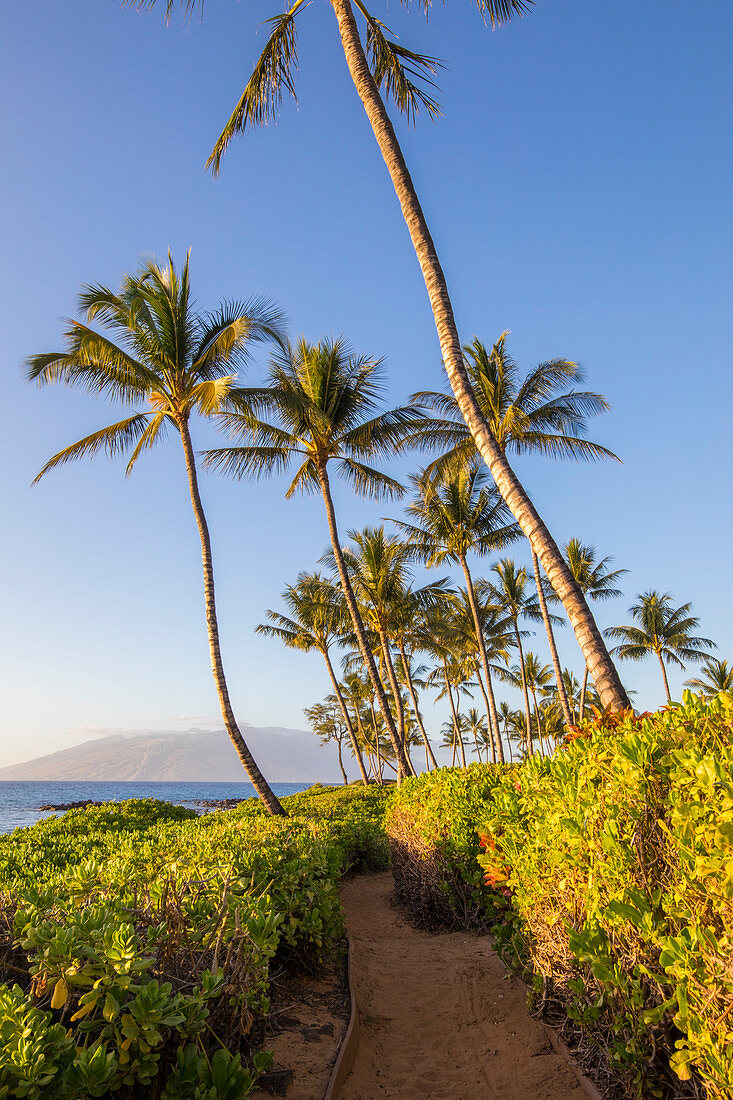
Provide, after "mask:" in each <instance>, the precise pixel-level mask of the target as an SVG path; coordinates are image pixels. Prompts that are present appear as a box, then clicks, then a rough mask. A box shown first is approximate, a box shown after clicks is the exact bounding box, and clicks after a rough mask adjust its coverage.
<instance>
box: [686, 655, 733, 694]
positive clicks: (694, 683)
mask: <svg viewBox="0 0 733 1100" xmlns="http://www.w3.org/2000/svg"><path fill="white" fill-rule="evenodd" d="M685 687H688V688H689V689H690V691H696V692H698V693H699V694H700V695H705V696H707V697H710V696H713V695H717V694H718V692H720V691H728V692H733V668H728V662H727V661H719V660H718V659H717V657H708V659H707V661H706V662H705V664H704V665H703V666H702V668H701V669H700V676H695V677H693V678H692V679H691V680H686V681H685Z"/></svg>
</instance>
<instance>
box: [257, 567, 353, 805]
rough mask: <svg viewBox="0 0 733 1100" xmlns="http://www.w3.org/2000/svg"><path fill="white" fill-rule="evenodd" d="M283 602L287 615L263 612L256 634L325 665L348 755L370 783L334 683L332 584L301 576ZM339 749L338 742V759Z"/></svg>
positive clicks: (337, 625) (337, 629)
mask: <svg viewBox="0 0 733 1100" xmlns="http://www.w3.org/2000/svg"><path fill="white" fill-rule="evenodd" d="M282 598H283V600H284V602H285V604H286V606H287V608H288V611H289V612H290V614H289V615H282V614H281V613H280V612H279V611H270V610H268V611H267V612H266V614H267V617H268V619H269V620H270V622H269V623H260V624H259V625H258V626H256V627H255V631H256V632H257V633H258V634H264V635H266V636H267V637H270V638H278V639H279V640H280V641H281V642H282V643H283V644H284V645H286V646H288V647H289V648H290V649H297V650H300V652H301V653H311V652H312V651H313V650H316V651H317V652H318V653H320V654H321V656H322V657H323V660H324V661H325V662H326V668H327V669H328V675H329V678H330V680H331V685H332V687H333V695H334V698H335V700H336V702H337V703H338V705H339V708H340V710H341V716H342V718H343V721H344V726H345V729H346V732H347V734H348V736H349V741H350V742H351V751H352V753H353V754H354V758H355V760H356V762H357V764H358V765H359V771H360V772H361V778H362V781H363V782H364V783H365V784H366V783H368V782H369V780H368V778H367V773H366V769H365V768H364V761H363V759H362V755H361V750H360V748H359V740H358V737H357V732H356V730H355V729H354V725H353V722H352V721H351V715H350V714H349V711H348V708H347V706H346V701H345V699H344V697H343V694H342V692H341V686H340V684H339V682H338V680H337V679H336V673H335V672H334V670H333V665H332V663H331V648H332V646H333V645H334V642H336V640H337V639H338V637H339V635H340V633H341V618H342V615H341V607H340V605H339V601H338V597H337V594H336V592H335V590H334V588H333V586H332V585H331V584H329V582H328V581H327V580H326V578H325V577H322V576H321V575H320V573H301V574H300V575H299V577H298V579H297V581H296V583H295V584H289V585H288V586H287V587H286V589H285V591H284V592H283V594H282ZM340 752H341V745H340V742H339V759H340Z"/></svg>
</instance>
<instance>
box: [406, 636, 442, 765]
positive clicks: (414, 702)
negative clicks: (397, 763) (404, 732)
mask: <svg viewBox="0 0 733 1100" xmlns="http://www.w3.org/2000/svg"><path fill="white" fill-rule="evenodd" d="M399 650H400V658H401V660H402V670H403V672H404V674H405V680H406V682H407V690H408V691H409V693H410V698H411V699H412V706H413V710H414V711H415V721H416V722H417V726H418V729H419V730H420V733H421V734H422V739H423V741H424V742H425V762H426V764H427V766H428V771H430V764H429V763H428V757H430V761H431V762H432V765H433V767H434V768H437V766H438V761H437V760H436V759H435V754H434V753H433V747H432V745H431V744H430V741H429V740H428V735H427V733H426V732H425V726H424V725H423V720H422V715H421V714H420V707H419V706H418V702H417V692H416V691H415V684H414V683H413V680H412V671H411V669H410V662H409V660H408V659H407V654H406V653H405V647H404V646H403V645H402V643H400V645H399Z"/></svg>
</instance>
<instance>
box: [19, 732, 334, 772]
mask: <svg viewBox="0 0 733 1100" xmlns="http://www.w3.org/2000/svg"><path fill="white" fill-rule="evenodd" d="M243 732H244V737H245V740H246V742H247V744H248V746H249V748H250V750H251V752H252V755H253V756H254V758H255V759H256V761H257V763H258V765H259V767H260V769H261V771H262V773H263V774H264V775H265V776H266V778H267V779H268V780H269V781H270V782H271V783H289V782H291V783H298V782H308V781H311V782H317V781H320V782H331V781H333V780H339V779H340V774H339V770H338V763H337V758H336V751H335V749H333V748H332V747H331V746H328V745H327V746H322V745H320V744H319V743H318V742H317V741H316V739H315V738H314V737H313V735H312V734H310V733H306V732H305V731H304V730H291V729H287V728H285V727H282V726H262V727H256V726H248V727H246V728H245V730H244V731H243ZM63 779H75V780H90V781H93V780H96V781H98V782H100V781H105V780H116V781H118V782H124V781H132V780H138V781H141V780H147V781H154V782H196V781H199V782H210V783H222V782H223V783H226V782H237V781H239V780H241V781H243V782H246V781H247V776H246V773H245V771H244V768H243V767H242V764H241V762H240V760H239V757H238V756H237V754H236V751H235V749H234V746H233V745H232V743H231V741H230V740H229V737H228V736H227V734H226V732H225V730H223V729H222V730H189V731H186V732H182V733H160V734H156V733H152V734H136V735H133V736H125V735H124V734H122V733H112V734H108V735H107V736H106V737H101V738H94V739H93V740H91V741H84V742H82V743H81V744H79V745H72V746H70V747H69V748H65V749H59V750H58V751H57V752H53V753H48V754H46V755H44V756H39V757H36V758H35V759H32V760H27V761H24V762H22V763H20V764H11V765H10V766H9V767H5V768H0V780H63Z"/></svg>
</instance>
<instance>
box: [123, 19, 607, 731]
mask: <svg viewBox="0 0 733 1100" xmlns="http://www.w3.org/2000/svg"><path fill="white" fill-rule="evenodd" d="M128 2H130V3H133V4H135V6H137V7H144V8H148V7H152V6H153V5H154V4H155V2H156V0H128ZM330 3H331V6H332V8H333V11H334V14H335V16H336V20H337V23H338V28H339V34H340V36H341V44H342V47H343V51H344V56H345V58H346V64H347V66H348V69H349V73H350V76H351V79H352V82H353V84H354V87H355V89H356V92H357V94H358V96H359V98H360V100H361V102H362V105H363V107H364V110H365V112H366V115H367V119H368V120H369V123H370V125H371V128H372V132H373V134H374V137H375V139H376V142H377V145H378V146H379V150H380V152H381V154H382V157H383V159H384V162H385V165H386V167H387V170H388V172H389V175H390V178H391V180H392V184H393V186H394V189H395V193H396V195H397V198H398V200H399V203H400V207H401V209H402V214H403V217H404V219H405V222H406V225H407V228H408V231H409V234H410V239H411V241H412V245H413V248H414V249H415V254H416V256H417V259H418V262H419V264H420V268H421V271H422V274H423V278H424V280H425V286H426V289H427V292H428V297H429V299H430V305H431V308H432V311H433V318H434V320H435V326H436V329H437V333H438V339H439V342H440V350H441V355H442V359H443V364H444V366H445V370H446V373H447V375H448V380H449V382H450V384H451V388H452V390H453V393H454V395H455V398H456V401H457V402H458V406H459V408H460V411H461V415H462V416H463V418H464V420H465V421H466V424H467V425H468V427H469V428H470V431H471V434H472V435H473V437H474V439H475V441H476V446H477V448H478V450H479V452H480V454H481V456H482V458H483V460H484V461H485V462H486V464H487V465H488V467H489V469H490V471H491V476H492V477H493V479H494V481H495V482H496V485H497V486H498V488H499V491H500V493H501V495H502V497H503V498H504V500H505V501H506V503H507V505H508V507H509V508H510V510H511V512H512V515H513V516H514V518H515V519H516V520H517V522H518V523H519V525H520V527H521V529H522V531H523V533H524V534H525V535H526V537H527V538H528V539H529V541H530V544H531V546H532V549H533V550H534V551H535V552H536V553H537V555H538V556H539V559H540V561H541V563H542V567H543V569H544V571H545V573H546V574H547V576H548V578H549V581H550V584H551V585H552V587H553V589H554V591H555V592H556V593H557V595H558V597H559V598H560V600H561V601H562V604H563V606H564V608H565V612H566V614H567V616H568V618H569V620H570V623H571V625H572V627H573V630H574V631H575V635H576V638H577V640H578V644H579V645H580V648H581V650H582V652H583V656H584V659H585V661H586V663H587V664H588V665H589V667H590V669H591V674H592V675H593V678H594V681H595V683H596V684H597V686H598V689H599V691H600V693H601V697H602V699H603V704H604V706H610V707H613V708H615V709H622V708H624V707H625V706H627V705H628V697H627V696H626V693H625V691H624V688H623V685H622V684H621V681H620V679H619V677H618V673H617V671H616V668H615V666H614V664H613V661H612V660H611V657H610V655H609V653H608V650H607V649H606V646H605V643H604V641H603V637H602V635H601V633H600V631H599V629H598V627H597V625H596V622H595V620H594V618H593V615H592V613H591V611H590V608H589V607H588V604H587V602H586V600H585V598H584V597H583V594H582V592H581V591H580V589H579V588H578V586H577V584H576V583H575V580H574V578H573V575H572V573H571V572H570V570H569V569H568V566H567V563H566V562H565V559H564V558H563V556H562V554H561V552H560V549H559V547H558V545H557V543H556V542H555V540H554V539H553V538H552V536H551V534H550V532H549V530H548V528H547V526H546V524H545V523H544V521H543V520H542V518H541V517H540V515H539V513H538V511H537V509H536V508H535V506H534V504H533V503H532V501H531V499H530V497H529V495H528V493H527V491H526V490H525V489H524V487H523V485H522V484H521V482H520V481H519V479H518V477H517V475H516V474H515V472H514V470H513V469H512V468H511V466H510V465H509V462H508V460H507V457H506V454H505V453H504V452H503V451H502V449H501V447H500V446H499V445H498V443H497V441H496V439H495V437H494V435H493V433H492V431H491V427H490V425H489V423H488V422H487V420H486V417H485V415H484V413H483V411H482V409H481V406H480V404H479V402H478V400H477V398H476V395H475V393H474V392H473V389H472V387H471V383H470V379H469V377H468V374H467V372H466V368H465V364H464V360H463V354H462V349H461V341H460V338H459V335H458V328H457V325H456V320H455V316H454V313H453V306H452V303H451V300H450V295H449V293H448V286H447V283H446V279H445V274H444V272H443V269H442V266H441V264H440V261H439V259H438V254H437V250H436V248H435V244H434V242H433V239H432V236H431V234H430V230H429V228H428V224H427V221H426V219H425V215H424V213H423V210H422V207H421V205H420V200H419V198H418V195H417V191H416V189H415V185H414V183H413V181H412V178H411V176H410V173H409V171H408V168H407V164H406V162H405V158H404V155H403V153H402V149H401V148H400V144H399V142H398V140H397V135H396V134H395V130H394V126H393V125H392V121H391V119H390V117H389V113H388V112H387V109H386V106H385V102H384V98H383V95H382V93H384V97H386V98H389V99H391V100H392V101H393V103H394V104H395V106H396V107H397V109H398V110H399V111H400V112H402V113H403V114H404V115H406V116H407V118H408V120H409V119H410V118H414V117H415V116H416V115H417V113H418V111H419V110H420V109H421V108H425V109H426V110H427V111H428V113H429V114H430V115H431V116H433V117H434V116H435V115H436V114H438V105H437V102H436V100H435V98H434V96H433V94H431V93H432V92H433V91H434V82H433V81H432V80H431V75H434V74H435V71H436V66H437V64H438V62H437V61H436V59H435V58H431V57H427V56H424V55H420V54H418V53H415V52H414V51H412V50H408V49H406V48H405V47H404V46H402V45H400V44H398V43H397V42H395V41H394V40H393V39H391V38H390V37H389V31H388V28H387V27H386V26H385V24H384V23H383V22H382V21H381V20H379V19H378V18H376V17H375V16H374V15H372V14H371V12H369V11H368V10H367V8H366V6H365V4H364V3H363V0H354V3H355V4H356V9H357V12H358V14H359V16H360V17H361V18H362V19H363V21H364V22H363V24H362V26H363V32H360V29H359V26H358V24H357V16H356V14H355V12H354V7H353V6H352V3H351V0H330ZM532 3H533V0H478V6H479V9H480V11H481V12H482V14H483V15H484V18H488V19H489V20H490V22H491V24H492V25H494V24H499V23H504V22H507V21H508V20H510V19H512V18H513V17H514V16H516V15H521V14H523V13H525V12H527V11H529V9H530V6H531V4H532ZM200 5H201V0H166V12H167V13H168V14H170V12H171V11H172V10H173V9H174V8H175V7H183V8H184V10H186V11H189V12H190V11H193V10H195V9H196V8H197V7H199V6H200ZM308 7H309V4H308V3H306V2H305V0H294V3H293V5H292V7H290V8H289V9H288V10H287V11H286V12H285V13H284V14H282V15H276V16H274V17H273V18H272V19H271V20H269V21H268V22H269V24H270V26H271V34H270V37H269V38H268V40H267V42H266V44H265V47H264V49H263V51H262V53H261V55H260V57H259V59H258V61H257V63H256V64H255V67H254V70H253V72H252V75H251V77H250V79H249V81H248V82H247V85H246V87H245V89H244V91H243V92H242V95H241V96H240V99H239V102H238V103H237V106H236V107H235V109H234V111H233V112H232V114H231V116H230V118H229V121H228V122H227V124H226V125H225V127H224V129H223V131H222V133H221V135H220V136H219V139H218V141H217V142H216V145H215V146H214V150H213V152H212V154H211V156H210V158H209V161H208V163H209V165H210V166H212V168H213V170H214V172H216V173H218V171H219V169H220V166H221V159H222V156H223V155H224V152H225V150H226V148H227V146H228V145H229V142H230V141H231V140H232V138H233V137H234V136H235V135H237V134H241V133H243V132H244V131H245V129H246V128H247V126H250V127H252V126H258V125H263V124H264V123H266V122H268V121H269V120H271V119H274V118H276V117H277V115H278V113H279V109H280V106H281V103H282V97H283V92H288V93H289V94H290V95H292V96H293V97H295V70H296V68H297V62H298V49H297V26H296V20H297V19H298V18H299V17H300V15H301V14H302V13H303V12H304V11H305V10H306V9H307V8H308ZM424 7H425V9H426V10H427V8H428V7H429V3H428V2H427V0H426V3H425V5H424ZM362 33H363V34H364V36H365V41H363V40H362ZM421 80H427V84H424V85H422V86H421V83H420V81H421Z"/></svg>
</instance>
